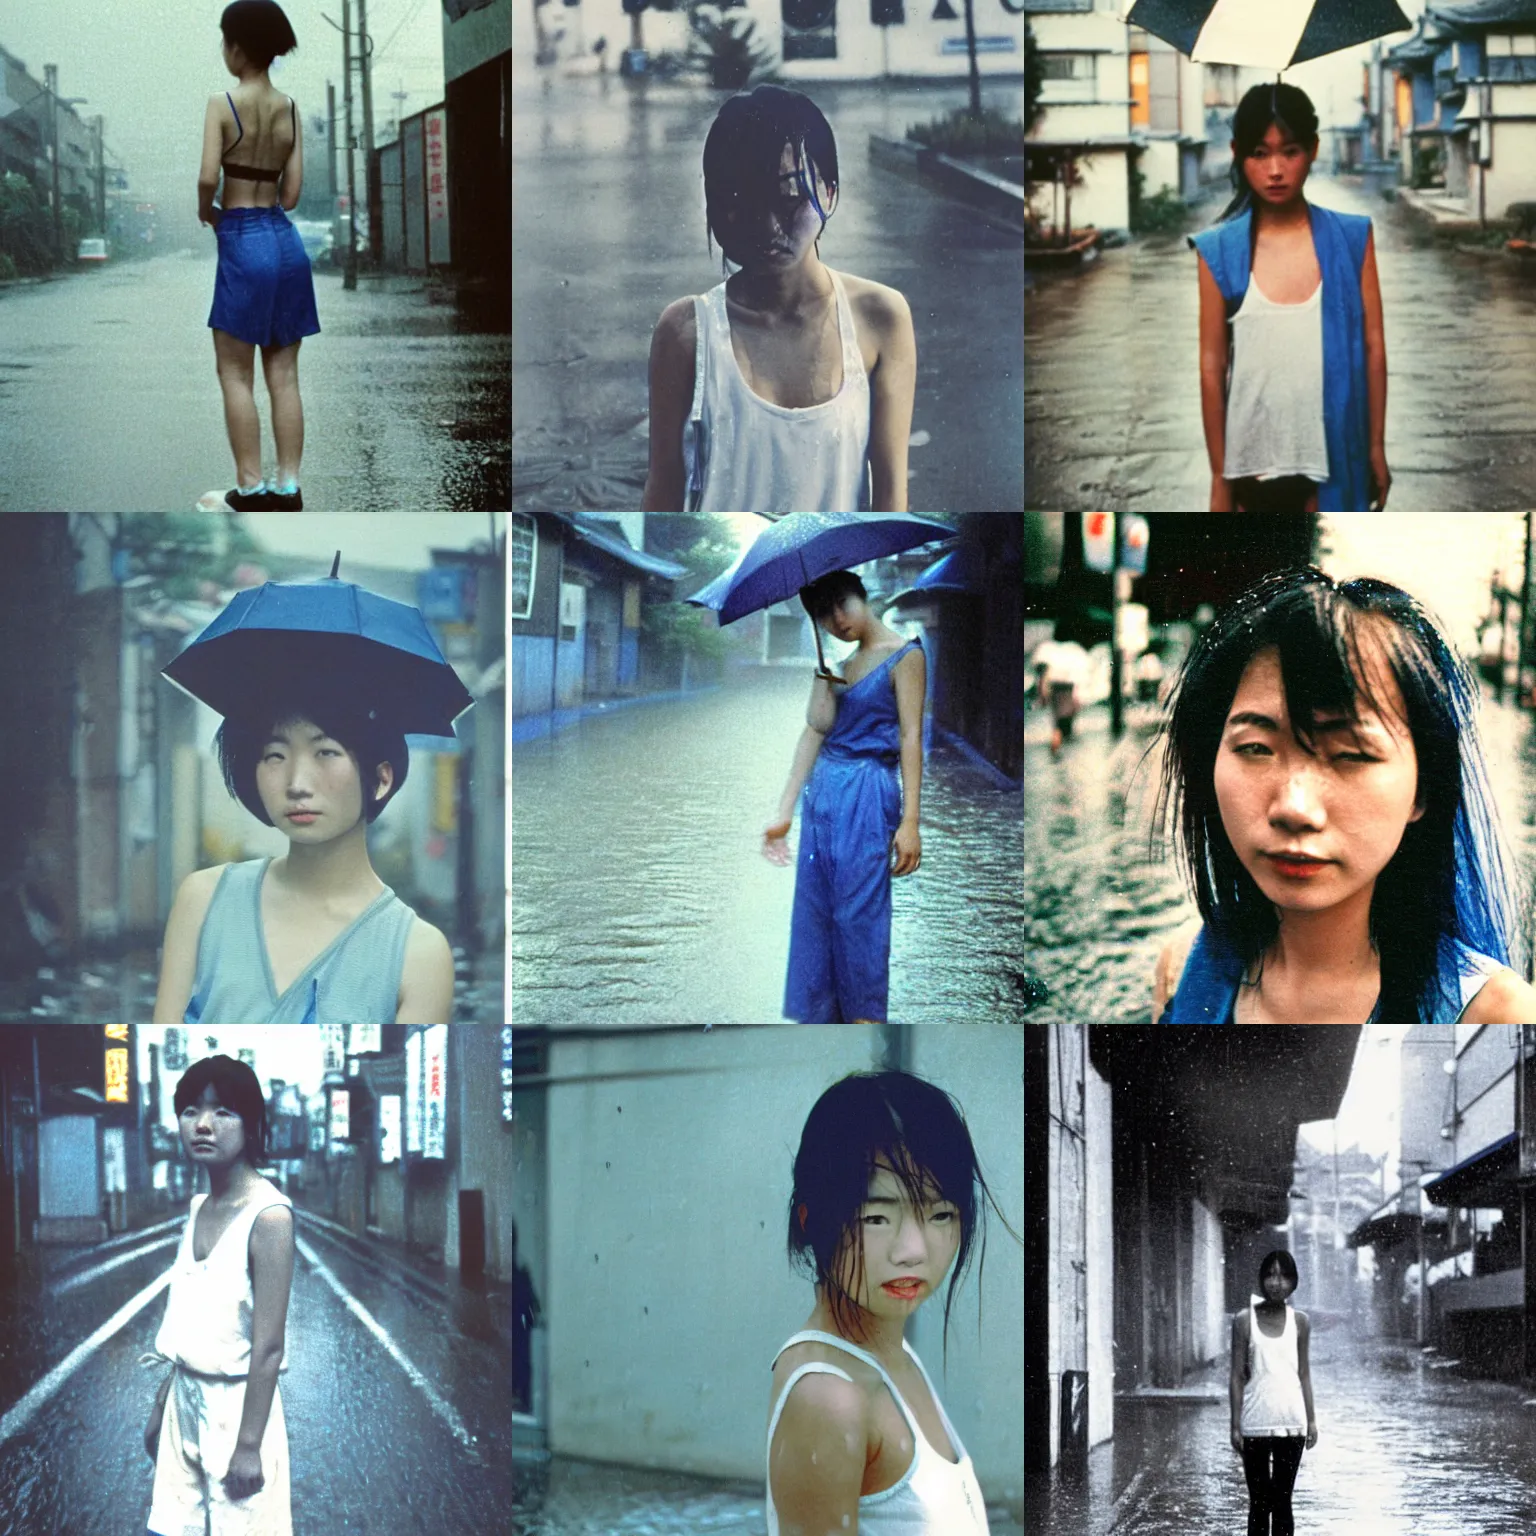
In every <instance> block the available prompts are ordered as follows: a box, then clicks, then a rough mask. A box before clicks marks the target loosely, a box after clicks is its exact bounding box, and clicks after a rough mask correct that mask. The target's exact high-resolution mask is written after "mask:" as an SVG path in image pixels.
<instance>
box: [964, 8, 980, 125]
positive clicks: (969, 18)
mask: <svg viewBox="0 0 1536 1536" xmlns="http://www.w3.org/2000/svg"><path fill="white" fill-rule="evenodd" d="M965 51H966V53H967V54H968V55H969V56H970V65H971V116H972V117H973V118H975V119H976V120H977V121H978V122H979V121H980V120H981V71H980V70H979V69H978V68H977V67H976V10H975V6H974V5H973V3H972V0H965Z"/></svg>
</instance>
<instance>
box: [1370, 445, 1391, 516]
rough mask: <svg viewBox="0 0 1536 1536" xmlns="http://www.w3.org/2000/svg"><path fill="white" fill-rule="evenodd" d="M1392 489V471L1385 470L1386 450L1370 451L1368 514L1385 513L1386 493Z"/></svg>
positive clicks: (1375, 449)
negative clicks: (1369, 499) (1369, 502)
mask: <svg viewBox="0 0 1536 1536" xmlns="http://www.w3.org/2000/svg"><path fill="white" fill-rule="evenodd" d="M1391 489H1392V471H1391V470H1390V469H1388V468H1387V450H1386V449H1385V448H1372V449H1371V504H1370V506H1369V507H1368V508H1367V509H1366V510H1367V511H1369V512H1382V511H1385V509H1386V505H1387V492H1388V491H1390V490H1391Z"/></svg>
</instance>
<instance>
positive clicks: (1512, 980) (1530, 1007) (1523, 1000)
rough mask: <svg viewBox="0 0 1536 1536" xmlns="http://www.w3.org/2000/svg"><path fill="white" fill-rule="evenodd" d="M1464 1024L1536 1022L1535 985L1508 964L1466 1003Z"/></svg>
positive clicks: (1461, 1020) (1463, 1016) (1495, 973)
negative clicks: (1525, 979) (1522, 977)
mask: <svg viewBox="0 0 1536 1536" xmlns="http://www.w3.org/2000/svg"><path fill="white" fill-rule="evenodd" d="M1460 1022H1461V1023H1463V1024H1536V987H1533V986H1532V985H1531V984H1530V982H1528V981H1522V980H1521V979H1520V977H1518V976H1517V975H1516V974H1515V973H1514V972H1513V971H1512V970H1510V969H1509V968H1508V967H1507V966H1506V967H1505V968H1504V969H1503V970H1501V971H1495V972H1494V973H1493V975H1492V976H1490V977H1489V978H1488V980H1487V981H1485V982H1484V983H1483V985H1482V988H1481V990H1480V991H1479V992H1478V994H1477V996H1476V997H1474V998H1473V999H1472V1001H1471V1002H1470V1003H1468V1004H1467V1007H1466V1011H1465V1012H1464V1013H1463V1014H1462V1016H1461V1019H1460Z"/></svg>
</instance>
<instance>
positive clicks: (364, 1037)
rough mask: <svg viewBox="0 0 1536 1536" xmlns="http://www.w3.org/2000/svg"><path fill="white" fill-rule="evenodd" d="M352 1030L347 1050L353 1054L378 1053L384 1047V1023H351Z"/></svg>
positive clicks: (349, 1027)
mask: <svg viewBox="0 0 1536 1536" xmlns="http://www.w3.org/2000/svg"><path fill="white" fill-rule="evenodd" d="M347 1028H348V1029H350V1030H351V1031H352V1034H351V1037H350V1039H349V1040H348V1043H347V1050H348V1052H349V1053H350V1054H351V1055H353V1056H365V1055H368V1054H370V1053H371V1054H373V1055H377V1054H378V1053H379V1052H380V1051H382V1050H383V1049H384V1037H383V1029H384V1026H383V1025H382V1024H349V1025H348V1026H347Z"/></svg>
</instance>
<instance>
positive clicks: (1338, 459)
mask: <svg viewBox="0 0 1536 1536" xmlns="http://www.w3.org/2000/svg"><path fill="white" fill-rule="evenodd" d="M1307 211H1308V213H1309V214H1310V216H1311V220H1312V244H1313V246H1314V247H1315V248H1316V251H1317V264H1318V266H1319V267H1320V268H1321V269H1322V273H1323V432H1324V436H1325V438H1326V440H1327V444H1328V479H1327V481H1326V482H1325V483H1324V484H1323V485H1321V486H1320V487H1319V488H1318V493H1317V506H1318V510H1319V511H1320V512H1364V511H1366V510H1367V509H1368V508H1369V506H1370V504H1371V478H1370V477H1371V404H1370V395H1369V392H1368V389H1367V384H1366V373H1365V304H1364V301H1363V300H1362V299H1361V297H1360V271H1361V268H1362V267H1363V266H1364V265H1365V246H1366V241H1367V240H1369V239H1370V234H1371V221H1370V220H1369V219H1368V218H1366V217H1365V216H1364V215H1363V214H1358V213H1335V212H1334V211H1333V210H1332V209H1331V208H1320V207H1318V206H1317V204H1316V203H1308V204H1307ZM1252 230H1253V214H1252V212H1251V211H1247V210H1245V211H1244V212H1243V213H1240V214H1238V215H1237V217H1236V218H1233V219H1228V220H1227V221H1226V222H1225V223H1221V224H1217V225H1215V226H1214V227H1213V228H1211V229H1207V230H1202V231H1201V232H1200V233H1199V234H1198V235H1191V236H1190V237H1189V243H1190V244H1191V245H1192V246H1194V248H1195V249H1196V250H1197V251H1198V252H1199V253H1200V255H1201V256H1203V257H1204V258H1205V264H1206V266H1208V267H1209V268H1210V269H1211V276H1212V277H1214V278H1215V279H1216V286H1217V287H1218V288H1219V289H1221V296H1222V298H1223V299H1225V300H1226V304H1227V316H1228V318H1229V319H1230V318H1231V316H1232V314H1233V313H1234V312H1235V311H1236V309H1237V307H1238V305H1240V304H1241V303H1242V301H1243V295H1244V294H1246V293H1247V292H1248V274H1249V270H1250V265H1251V262H1252V255H1253V241H1252Z"/></svg>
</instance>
